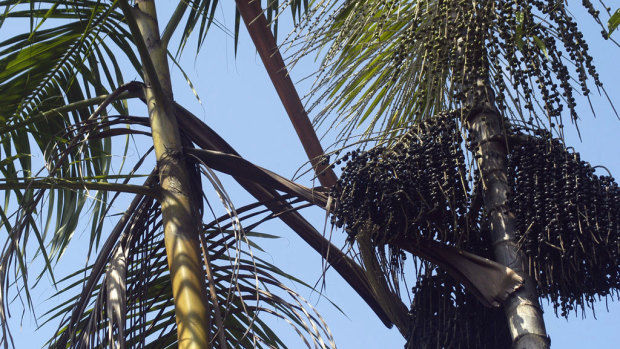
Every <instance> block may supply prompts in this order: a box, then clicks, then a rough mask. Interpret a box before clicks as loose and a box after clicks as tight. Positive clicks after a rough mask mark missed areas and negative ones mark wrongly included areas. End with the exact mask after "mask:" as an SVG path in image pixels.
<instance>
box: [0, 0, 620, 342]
mask: <svg viewBox="0 0 620 349" xmlns="http://www.w3.org/2000/svg"><path fill="white" fill-rule="evenodd" d="M158 5H159V6H160V7H159V16H160V18H162V22H161V24H160V25H161V26H162V27H163V26H164V23H165V19H167V16H168V15H169V14H170V13H171V12H172V9H173V8H174V6H175V5H176V2H175V1H171V0H164V1H158ZM221 5H224V6H222V9H221V10H219V11H218V14H217V17H216V18H217V20H218V21H219V24H221V25H223V26H225V27H226V28H228V29H229V30H230V31H232V30H233V25H234V11H233V8H232V7H231V6H230V4H229V3H228V2H227V3H224V2H222V4H221ZM575 9H576V10H577V9H579V8H578V7H576V8H575ZM575 13H576V14H577V16H578V17H577V19H578V22H579V24H582V28H585V29H586V38H587V40H588V43H589V44H590V47H591V53H592V55H593V56H594V57H595V64H596V65H597V67H598V69H599V72H600V75H601V79H602V80H603V83H604V84H605V86H606V88H607V91H608V93H609V95H610V97H611V99H612V100H617V96H619V95H620V84H619V81H620V73H619V70H618V69H617V68H616V67H617V64H618V63H617V57H620V48H618V47H616V46H614V45H613V44H612V43H610V42H606V41H603V40H602V39H601V38H600V34H599V32H600V29H597V27H595V26H594V22H593V21H592V20H591V19H590V18H589V17H588V16H587V15H585V16H584V15H583V11H575ZM283 18H284V19H287V18H288V13H287V14H285V15H284V16H283ZM285 23H286V21H285ZM285 23H283V25H282V26H281V32H280V38H283V37H285V34H286V33H287V31H288V30H289V28H290V26H287V25H286V24H285ZM211 30H212V31H211V33H209V35H208V37H207V40H206V43H205V45H204V47H203V49H202V51H201V53H200V54H199V55H198V57H196V58H194V57H193V55H192V52H194V48H193V46H190V47H188V48H186V52H185V57H186V58H184V59H183V60H182V61H181V62H180V63H181V66H182V67H183V69H185V71H186V73H188V75H189V77H190V79H191V81H192V83H193V85H194V88H195V90H196V91H197V93H198V95H199V96H200V99H201V100H202V104H199V103H198V102H197V100H196V98H195V97H194V94H193V92H192V90H191V89H190V88H189V86H188V84H187V83H185V79H184V78H183V76H182V75H181V74H180V73H179V70H178V69H175V68H172V70H173V73H174V79H173V85H174V91H175V99H176V100H177V101H178V102H179V103H180V104H182V105H184V106H185V107H186V108H188V109H189V110H191V111H192V112H193V113H194V114H195V115H197V116H198V117H200V118H201V119H203V120H204V121H205V122H206V123H207V124H208V125H209V126H211V127H212V128H213V129H215V130H216V131H217V132H218V133H219V134H220V135H222V136H223V137H224V138H225V139H226V140H227V141H228V142H229V143H230V144H231V145H232V146H233V147H235V148H236V149H237V151H238V152H239V153H240V154H241V155H242V156H244V157H245V158H246V159H248V160H250V161H252V162H254V163H255V164H257V165H260V166H262V167H265V168H267V169H270V170H273V171H275V172H277V173H279V174H281V175H283V176H285V177H288V178H291V177H292V176H293V175H294V174H295V172H296V170H297V169H298V168H299V167H300V166H301V165H303V164H304V163H305V161H306V157H305V155H304V153H303V150H302V148H301V145H300V143H299V141H298V140H297V138H296V136H295V134H294V131H293V127H292V126H291V124H290V122H289V121H288V117H287V115H286V113H285V112H284V109H283V108H282V106H281V104H280V101H279V99H278V97H277V95H276V94H275V91H274V90H273V87H272V85H271V83H270V81H269V79H268V77H267V74H266V73H265V70H264V68H263V66H262V63H261V61H260V58H259V57H258V55H257V54H256V53H255V50H254V48H253V46H252V43H251V40H250V39H249V37H248V36H247V33H246V31H245V28H244V27H243V26H242V27H241V38H240V45H239V52H238V54H237V57H236V58H235V57H234V52H233V39H232V37H230V35H227V34H226V33H225V32H224V31H223V30H220V29H218V28H217V27H216V26H213V27H212V29H211ZM0 35H4V34H2V32H0ZM616 38H618V33H616ZM317 64H318V63H315V62H312V61H305V62H303V64H301V65H299V66H297V67H296V68H295V70H293V71H292V76H293V77H294V81H296V80H299V79H300V78H301V77H303V76H306V75H308V74H311V73H312V72H313V71H314V70H315V69H316V68H317ZM171 67H172V65H171ZM128 78H130V77H128ZM135 78H136V79H138V77H137V76H136V77H135ZM310 80H311V79H310ZM298 86H299V92H300V95H302V96H303V95H305V94H306V93H307V92H308V90H309V84H308V81H304V82H302V83H300V84H299V85H298ZM593 105H594V108H595V111H596V113H597V116H596V118H594V117H593V116H592V115H591V114H592V113H591V112H590V111H589V107H588V105H587V102H586V101H583V102H582V103H581V110H582V112H581V113H580V115H581V119H582V120H581V122H580V124H579V127H580V130H581V135H582V141H580V140H579V138H578V137H577V136H576V134H575V132H574V129H573V128H569V130H570V131H573V132H570V133H569V135H568V138H567V143H568V145H571V146H573V147H574V148H575V149H576V150H577V151H579V152H580V153H581V154H582V158H583V159H585V160H587V161H589V162H590V163H592V164H594V165H605V166H606V167H607V168H609V170H610V171H611V172H612V174H613V175H615V176H616V178H618V177H620V121H618V119H617V118H616V116H615V115H613V114H612V113H611V111H610V108H609V107H608V103H607V101H606V99H604V98H599V97H597V96H595V97H594V98H593ZM133 113H134V114H138V113H140V114H142V115H144V114H145V113H146V111H145V110H144V109H140V108H135V109H133ZM326 139H329V137H326ZM323 145H324V147H325V146H328V145H329V143H328V142H327V141H325V142H324V144H323ZM222 177H225V176H222ZM300 181H301V183H302V184H305V185H309V184H311V183H310V182H309V180H308V178H302V179H301V180H300ZM229 183H230V181H228V180H226V181H225V184H229ZM229 188H230V189H229V194H230V195H231V196H232V197H233V199H236V200H238V202H239V204H238V205H239V206H241V205H243V204H246V203H249V197H248V195H247V194H245V193H243V192H241V191H240V190H239V189H238V188H234V186H232V185H231V186H230V187H229ZM207 190H208V189H207ZM124 206H126V205H124V204H119V207H124ZM304 213H305V214H307V215H308V218H309V220H310V221H311V222H312V223H313V224H314V225H315V227H317V229H319V230H320V231H321V230H322V227H323V224H324V221H325V217H324V214H323V213H322V212H320V210H314V211H312V210H307V211H304ZM259 230H260V231H262V232H268V233H272V234H277V235H280V236H282V239H280V240H278V241H275V242H271V243H269V245H268V248H269V249H268V251H269V255H270V257H269V258H271V259H272V260H273V262H274V264H276V265H279V266H281V267H282V268H283V269H284V270H285V271H286V272H289V273H291V274H293V275H295V276H297V277H300V278H301V279H304V280H306V281H307V282H309V283H310V284H314V283H315V282H317V281H320V278H321V275H322V263H321V258H320V257H319V256H318V255H317V254H316V253H314V252H313V251H312V250H310V249H309V248H307V247H306V246H304V244H303V242H302V241H301V240H300V239H299V238H297V237H296V236H295V235H294V233H292V232H291V231H290V230H288V229H286V228H284V227H283V225H282V224H268V225H265V226H263V227H261V228H260V229H259ZM335 233H336V234H337V235H340V233H339V232H335ZM81 235H82V239H84V240H85V239H86V238H87V234H85V233H82V234H81ZM333 240H334V242H335V243H336V245H338V246H341V245H342V241H343V239H342V236H334V238H333ZM74 246H75V245H74ZM67 257H68V258H67V259H68V260H66V261H65V263H66V264H64V263H63V264H61V265H68V266H75V265H76V263H83V262H82V260H77V262H76V260H71V259H69V258H71V256H70V255H68V256H67ZM58 273H59V274H60V275H63V274H65V273H63V271H62V269H61V270H59V271H58ZM325 285H326V288H325V289H324V290H323V291H324V294H325V296H326V297H327V298H329V300H331V301H332V302H334V303H335V304H337V305H338V307H340V309H342V311H343V312H344V314H346V315H343V314H342V313H341V312H339V311H338V310H337V309H336V308H335V307H334V306H332V305H331V304H330V303H329V302H328V301H326V300H325V299H324V298H321V297H318V296H317V294H316V293H312V292H310V291H308V290H306V289H303V288H297V291H298V292H300V293H301V294H302V295H303V296H304V297H306V298H307V299H309V300H311V301H312V303H313V304H314V305H315V306H316V307H317V308H318V310H319V312H320V313H321V315H322V316H323V317H324V318H325V319H326V321H327V322H328V325H329V327H330V329H331V331H332V333H333V334H334V336H335V339H336V343H337V344H338V347H339V348H343V349H354V348H402V346H403V344H404V340H403V338H402V337H401V336H400V334H399V333H398V332H397V331H396V330H394V329H393V330H388V329H386V328H385V327H384V326H383V325H382V324H381V322H379V321H378V319H377V318H376V316H375V315H374V314H373V313H372V312H371V311H370V309H369V308H368V307H367V306H366V305H365V303H364V302H363V301H362V300H361V299H360V298H359V297H358V296H357V295H356V294H354V293H353V292H352V291H351V290H350V289H349V288H348V286H347V285H346V284H345V283H344V282H343V281H342V280H341V279H340V278H339V276H338V275H337V274H335V273H333V272H327V274H326V280H325ZM41 289H42V290H43V291H41V293H40V296H39V297H38V299H36V300H35V301H36V302H40V303H38V304H40V305H41V307H42V308H48V307H49V306H50V302H44V300H45V298H46V296H48V295H49V293H48V292H49V291H50V288H48V287H41ZM36 294H39V293H36ZM609 308H610V312H609V313H607V312H606V311H605V310H604V309H605V302H604V301H603V302H601V303H599V304H598V306H597V308H596V315H597V318H598V320H596V321H595V320H594V318H593V316H592V314H591V313H586V316H587V319H586V320H582V319H581V317H580V316H579V317H575V316H574V315H573V316H572V317H571V318H570V319H569V320H568V321H566V320H564V319H563V318H561V319H556V318H555V317H554V316H553V311H552V308H551V307H549V308H548V311H547V312H546V313H545V320H546V324H547V327H548V331H549V333H550V335H551V338H552V345H553V347H555V348H601V349H605V348H616V347H617V343H620V325H619V324H620V304H618V303H609ZM38 313H39V314H40V313H42V312H41V311H38ZM34 327H35V326H34V324H33V322H32V320H29V319H28V317H26V319H25V320H24V322H23V327H22V328H21V329H16V331H15V333H14V335H15V336H16V339H17V347H18V348H31V347H38V346H41V345H42V344H43V343H44V341H45V340H46V339H47V338H48V333H49V332H46V331H49V329H44V330H43V331H41V332H38V333H35V334H33V332H32V331H33V328H34ZM285 338H289V339H290V343H291V345H290V347H291V348H297V347H301V343H300V342H299V346H298V345H297V344H295V343H296V342H294V341H295V334H294V333H292V332H291V333H290V336H286V337H285Z"/></svg>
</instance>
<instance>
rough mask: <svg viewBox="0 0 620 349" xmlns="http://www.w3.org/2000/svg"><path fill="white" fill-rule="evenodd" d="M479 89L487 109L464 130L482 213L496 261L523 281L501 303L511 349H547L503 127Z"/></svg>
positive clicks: (491, 98) (477, 112)
mask: <svg viewBox="0 0 620 349" xmlns="http://www.w3.org/2000/svg"><path fill="white" fill-rule="evenodd" d="M478 87H479V90H481V91H482V92H483V93H484V95H486V105H484V106H480V105H478V106H476V107H474V111H473V112H472V113H471V114H470V116H469V118H468V119H467V123H468V125H467V126H468V128H469V130H470V132H471V133H472V134H473V135H474V137H475V140H476V141H477V144H478V150H477V153H478V154H477V155H478V156H479V158H478V167H479V169H480V174H481V178H482V183H483V198H484V209H485V212H486V215H487V217H488V219H489V223H490V235H491V236H490V240H491V243H492V246H493V252H494V254H495V260H496V261H497V262H499V263H501V264H504V265H506V266H508V267H509V268H511V269H512V270H514V271H515V272H516V273H517V274H518V275H519V276H521V277H522V278H523V280H524V285H523V287H521V288H520V289H519V290H517V292H515V293H514V294H513V295H512V296H510V297H509V298H508V299H507V300H506V301H505V302H504V310H505V313H506V317H507V319H508V325H509V328H510V333H511V336H512V340H513V348H517V349H521V348H527V349H530V348H532V349H534V348H536V349H538V348H541V349H545V348H549V342H550V340H549V337H548V336H547V333H546V330H545V324H544V321H543V317H542V309H541V307H540V304H539V303H538V296H537V294H536V287H535V284H534V281H533V280H532V278H531V277H530V276H529V275H528V274H527V272H526V271H525V270H526V269H525V264H524V263H525V262H524V260H525V259H524V258H523V254H522V252H520V251H519V249H518V245H517V242H516V240H515V224H514V220H515V217H514V215H513V214H512V213H511V212H510V209H509V207H508V200H507V195H508V191H509V187H508V184H507V167H506V157H507V146H506V134H505V132H504V130H505V127H504V126H505V125H504V124H503V119H502V117H501V116H500V114H499V112H498V111H497V109H496V108H495V101H494V94H493V91H492V90H491V89H490V88H489V87H488V84H486V83H484V82H480V81H479V82H478Z"/></svg>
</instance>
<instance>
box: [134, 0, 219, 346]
mask: <svg viewBox="0 0 620 349" xmlns="http://www.w3.org/2000/svg"><path fill="white" fill-rule="evenodd" d="M131 12H132V15H133V18H135V21H136V22H137V26H138V28H139V31H140V34H141V36H142V40H143V42H144V43H145V44H146V48H147V50H148V57H144V56H142V61H143V65H144V66H145V67H147V66H152V67H154V70H155V75H156V76H149V74H147V73H145V74H144V75H145V82H146V86H147V87H146V89H145V97H146V102H147V106H148V111H149V118H150V122H151V129H152V134H153V144H154V146H155V154H156V157H157V165H158V168H159V178H160V183H161V191H162V195H161V210H162V217H163V224H164V239H165V244H166V252H167V256H168V266H169V268H170V278H171V282H172V295H173V297H174V305H175V313H176V323H177V336H178V347H179V348H184V349H185V348H195V349H199V348H208V347H209V345H210V344H209V342H210V340H209V328H208V325H207V324H209V323H210V322H209V321H208V316H209V313H208V311H207V309H208V307H207V298H206V295H205V292H206V285H205V272H204V270H203V264H202V260H201V253H200V242H199V239H198V233H199V231H198V227H199V226H200V221H199V220H200V217H199V214H198V212H197V210H196V209H195V207H198V205H197V204H196V203H194V202H193V200H192V197H194V196H192V192H193V191H192V187H191V181H190V171H189V167H188V166H187V164H186V162H185V159H184V157H183V147H182V142H181V136H180V133H179V129H178V125H177V121H176V118H175V116H174V112H173V111H174V108H173V100H172V85H171V83H170V71H169V69H168V61H167V53H166V47H165V46H164V45H162V44H161V41H160V37H159V28H158V23H157V14H156V11H155V3H154V0H142V1H139V2H138V3H137V7H134V8H133V9H132V11H131ZM148 60H150V61H151V62H152V65H151V62H148ZM145 70H146V71H147V72H148V69H145Z"/></svg>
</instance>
